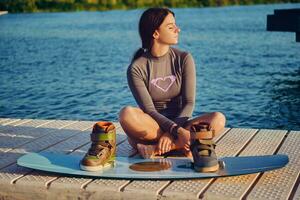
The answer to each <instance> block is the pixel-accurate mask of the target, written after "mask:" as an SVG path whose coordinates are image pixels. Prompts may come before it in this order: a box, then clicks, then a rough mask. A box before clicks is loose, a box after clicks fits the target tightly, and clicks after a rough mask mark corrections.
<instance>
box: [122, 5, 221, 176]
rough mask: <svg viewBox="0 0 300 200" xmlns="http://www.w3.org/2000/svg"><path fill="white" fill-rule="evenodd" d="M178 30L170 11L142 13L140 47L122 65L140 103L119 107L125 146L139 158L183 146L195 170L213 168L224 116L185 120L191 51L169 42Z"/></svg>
mask: <svg viewBox="0 0 300 200" xmlns="http://www.w3.org/2000/svg"><path fill="white" fill-rule="evenodd" d="M179 33H180V29H179V27H178V26H177V25H176V22H175V14H174V13H173V12H172V11H171V10H169V9H167V8H149V9H147V10H146V11H145V12H144V13H143V14H142V16H141V18H140V21H139V34H140V37H141V40H142V48H140V49H139V50H137V52H136V53H135V54H134V56H133V59H132V61H131V64H130V65H129V67H128V70H127V78H128V85H129V87H130V90H131V92H132V94H133V96H134V98H135V100H136V102H137V104H138V106H139V108H138V107H132V106H126V107H124V108H123V109H122V110H121V111H120V113H119V121H120V124H121V126H122V128H123V129H124V131H125V132H126V134H127V136H128V141H129V143H130V145H131V146H132V147H133V148H136V149H137V150H138V152H139V153H140V154H141V156H143V157H144V158H150V157H152V156H154V155H163V154H165V153H167V152H169V151H171V150H182V152H183V153H184V154H185V155H186V156H188V157H192V156H193V159H194V165H195V169H196V170H197V171H215V170H217V169H218V167H219V166H218V162H217V157H216V154H215V150H214V149H215V144H214V143H213V140H212V139H213V137H214V136H216V135H218V134H220V133H221V131H222V130H223V128H224V126H225V121H226V119H225V116H224V115H223V114H222V113H220V112H213V113H207V114H204V115H202V116H198V117H196V118H193V119H190V117H191V116H192V112H193V109H194V104H195V93H196V72H195V64H194V60H193V57H192V55H191V54H190V53H188V52H185V51H181V50H179V49H176V48H173V47H170V46H171V45H175V44H177V43H178V36H179ZM192 133H194V134H192ZM191 143H192V145H191Z"/></svg>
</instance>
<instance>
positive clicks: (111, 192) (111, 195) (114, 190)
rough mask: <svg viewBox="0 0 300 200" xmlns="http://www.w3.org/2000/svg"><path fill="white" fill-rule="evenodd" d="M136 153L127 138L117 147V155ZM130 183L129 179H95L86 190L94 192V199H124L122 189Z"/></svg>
mask: <svg viewBox="0 0 300 200" xmlns="http://www.w3.org/2000/svg"><path fill="white" fill-rule="evenodd" d="M135 154H136V150H134V149H133V148H132V147H131V146H130V145H129V143H128V140H125V141H124V142H123V143H121V144H120V145H119V146H118V148H117V156H127V157H131V156H133V155H135ZM128 183H130V181H129V180H114V179H95V180H93V181H92V182H90V183H88V184H87V185H85V186H84V188H85V191H86V192H88V193H90V194H93V195H92V196H91V198H92V199H101V198H103V199H123V198H124V194H123V193H122V192H120V191H122V189H123V188H124V187H125V186H126V185H128Z"/></svg>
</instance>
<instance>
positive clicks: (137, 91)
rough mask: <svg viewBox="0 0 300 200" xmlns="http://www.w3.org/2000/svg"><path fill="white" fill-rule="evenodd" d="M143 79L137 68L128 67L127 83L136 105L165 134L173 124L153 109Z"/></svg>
mask: <svg viewBox="0 0 300 200" xmlns="http://www.w3.org/2000/svg"><path fill="white" fill-rule="evenodd" d="M143 77H144V76H143V72H142V71H141V70H140V69H139V68H138V67H137V66H134V65H131V66H129V67H128V70H127V81H128V85H129V88H130V90H131V92H132V94H133V96H134V98H135V100H136V102H137V104H138V105H139V107H140V108H141V109H142V110H143V111H144V112H145V113H147V114H149V115H150V116H151V117H152V118H153V119H154V120H155V121H156V122H157V123H158V124H159V126H160V127H161V129H162V130H163V131H165V132H167V131H169V130H170V128H171V126H172V125H173V124H174V122H173V121H172V120H170V119H168V118H167V117H165V116H164V115H162V114H160V113H159V112H158V111H157V110H156V109H155V106H154V104H153V101H152V98H151V96H150V94H149V92H148V90H147V87H146V85H145V82H144V80H143Z"/></svg>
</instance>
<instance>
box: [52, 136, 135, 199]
mask: <svg viewBox="0 0 300 200" xmlns="http://www.w3.org/2000/svg"><path fill="white" fill-rule="evenodd" d="M124 136H125V135H124ZM117 138H121V137H117ZM120 142H121V143H120V144H119V145H118V146H117V154H118V152H122V155H125V154H126V153H127V156H128V155H130V153H131V152H132V149H130V148H128V145H129V144H128V143H127V140H125V141H120ZM88 147H89V145H88ZM86 151H87V149H85V150H84V151H83V153H82V152H78V151H77V154H78V153H82V154H81V155H82V156H83V155H84V153H85V152H86ZM118 156H119V154H118ZM109 180H110V181H109ZM127 182H128V181H126V180H119V181H114V180H112V179H96V180H95V181H94V179H91V178H74V177H59V178H58V179H56V180H53V181H51V182H49V183H48V185H49V191H50V192H51V195H53V196H51V198H56V197H58V196H55V194H60V193H64V195H66V196H67V198H78V197H80V198H86V197H87V196H88V197H89V198H90V197H91V195H93V196H98V195H100V196H101V195H103V192H104V190H105V188H106V189H107V187H105V185H106V186H107V184H110V183H111V185H110V186H111V188H110V190H116V188H121V187H122V186H123V185H124V184H127ZM101 186H103V187H101ZM62 188H63V189H62ZM66 188H67V190H65V189H66ZM110 196H113V195H112V194H111V195H110Z"/></svg>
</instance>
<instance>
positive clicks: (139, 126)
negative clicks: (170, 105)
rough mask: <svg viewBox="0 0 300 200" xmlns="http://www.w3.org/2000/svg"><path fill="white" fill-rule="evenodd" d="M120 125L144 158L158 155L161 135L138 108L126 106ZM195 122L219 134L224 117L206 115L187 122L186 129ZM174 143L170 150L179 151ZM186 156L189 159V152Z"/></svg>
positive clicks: (158, 128)
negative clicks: (207, 126)
mask: <svg viewBox="0 0 300 200" xmlns="http://www.w3.org/2000/svg"><path fill="white" fill-rule="evenodd" d="M119 121H120V124H121V126H122V128H123V130H124V131H125V133H126V134H127V136H128V142H129V144H130V145H131V146H132V147H133V148H135V149H137V150H138V152H139V153H140V154H141V156H143V157H144V158H149V157H151V156H153V155H156V154H158V151H157V142H158V141H159V138H160V137H161V136H162V135H163V133H164V132H163V131H162V130H161V129H160V127H159V125H158V124H157V122H156V121H155V120H154V119H153V118H152V117H151V116H150V115H148V114H146V113H144V112H143V111H142V110H141V109H140V108H136V107H131V106H126V107H124V108H123V109H122V110H121V111H120V113H119ZM196 122H207V123H210V124H211V126H212V127H213V128H214V129H215V131H216V134H218V133H220V132H221V130H222V129H223V128H224V125H225V117H224V115H223V114H222V113H218V112H215V113H208V114H205V115H203V116H200V117H196V118H194V119H191V120H189V121H188V122H187V123H186V124H187V125H186V127H185V128H186V129H188V130H189V128H190V126H191V125H192V124H193V123H196ZM181 148H182V147H180V146H179V145H178V144H176V142H174V143H172V146H171V150H175V149H181ZM186 156H189V157H191V154H190V152H188V153H187V155H186Z"/></svg>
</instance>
